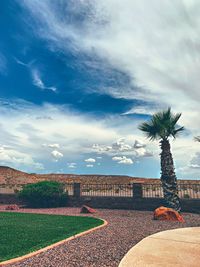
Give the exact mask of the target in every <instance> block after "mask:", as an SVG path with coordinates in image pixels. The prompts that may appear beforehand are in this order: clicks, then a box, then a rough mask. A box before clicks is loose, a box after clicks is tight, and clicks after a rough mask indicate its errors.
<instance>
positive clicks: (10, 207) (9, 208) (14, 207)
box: [5, 204, 19, 210]
mask: <svg viewBox="0 0 200 267" xmlns="http://www.w3.org/2000/svg"><path fill="white" fill-rule="evenodd" d="M5 210H19V206H18V205H16V204H12V205H8V206H6V208H5Z"/></svg>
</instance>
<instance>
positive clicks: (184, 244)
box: [119, 227, 200, 267]
mask: <svg viewBox="0 0 200 267" xmlns="http://www.w3.org/2000/svg"><path fill="white" fill-rule="evenodd" d="M199 264H200V227H189V228H179V229H175V230H167V231H163V232H159V233H156V234H153V235H150V236H148V237H146V238H144V239H143V240H142V241H140V242H139V243H138V244H137V245H135V246H134V247H133V248H132V249H130V250H129V251H128V253H127V254H126V255H125V256H124V258H123V259H122V261H121V262H120V264H119V267H147V266H148V267H172V266H173V267H199V266H200V265H199Z"/></svg>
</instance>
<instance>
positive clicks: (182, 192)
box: [178, 183, 200, 199]
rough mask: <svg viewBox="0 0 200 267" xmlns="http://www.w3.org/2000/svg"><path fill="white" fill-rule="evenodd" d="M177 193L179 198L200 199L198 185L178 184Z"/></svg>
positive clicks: (199, 185)
mask: <svg viewBox="0 0 200 267" xmlns="http://www.w3.org/2000/svg"><path fill="white" fill-rule="evenodd" d="M178 192H179V197H180V198H184V199H186V198H192V199H193V198H200V183H192V184H191V183H187V184H186V183H179V184H178Z"/></svg>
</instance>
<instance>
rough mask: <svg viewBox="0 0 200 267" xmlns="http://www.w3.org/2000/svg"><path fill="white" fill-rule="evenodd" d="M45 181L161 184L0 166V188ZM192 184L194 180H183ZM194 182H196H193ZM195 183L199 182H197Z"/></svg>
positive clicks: (130, 178) (146, 180)
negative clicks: (23, 170) (28, 171)
mask: <svg viewBox="0 0 200 267" xmlns="http://www.w3.org/2000/svg"><path fill="white" fill-rule="evenodd" d="M44 180H55V181H60V182H64V183H74V182H77V183H83V184H84V183H85V184H86V183H87V184H94V183H95V184H110V183H111V184H126V183H159V181H160V180H159V179H153V178H151V179H150V178H139V177H131V176H122V175H96V174H94V175H75V174H53V173H52V174H29V173H26V172H22V171H19V170H16V169H13V168H10V167H6V166H0V186H1V185H4V187H5V186H9V187H12V186H14V187H15V186H17V185H24V184H29V183H35V182H38V181H44ZM181 181H185V182H188V183H189V182H192V180H181ZM193 182H194V180H193ZM195 182H199V183H200V181H197V180H195Z"/></svg>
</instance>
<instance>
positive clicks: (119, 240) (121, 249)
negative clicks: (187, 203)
mask: <svg viewBox="0 0 200 267" xmlns="http://www.w3.org/2000/svg"><path fill="white" fill-rule="evenodd" d="M0 209H3V208H0ZM20 212H33V213H48V214H64V215H80V213H79V212H80V209H79V208H57V209H37V210H36V209H34V210H33V209H21V210H20ZM152 215H153V214H152V212H150V211H125V210H105V209H99V210H98V212H97V213H96V214H95V215H90V216H96V217H99V218H103V219H105V220H107V221H108V225H107V226H105V227H104V228H102V229H99V230H97V231H95V232H93V233H90V234H88V235H85V236H82V237H79V238H77V239H74V240H71V241H69V242H66V243H65V244H63V245H60V246H58V247H56V248H53V249H50V250H48V251H46V252H43V253H41V254H39V255H37V256H34V257H32V258H30V259H27V260H24V261H21V262H20V263H15V264H10V265H9V266H12V267H93V266H95V267H104V266H105V267H106V266H107V267H116V266H118V264H119V262H120V260H121V259H122V258H123V256H124V255H125V253H126V252H127V251H128V250H129V249H130V248H131V247H132V246H134V245H135V244H136V243H138V242H139V241H140V240H141V239H143V238H144V237H146V236H148V235H151V234H154V233H156V232H160V231H163V230H168V229H174V228H182V227H191V226H200V215H198V214H191V213H183V214H182V215H183V217H184V219H185V221H186V222H185V223H178V222H163V221H154V220H153V219H152ZM81 216H84V215H83V214H81ZM87 216H88V215H87Z"/></svg>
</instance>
